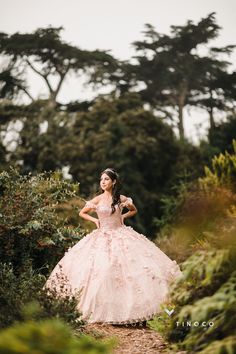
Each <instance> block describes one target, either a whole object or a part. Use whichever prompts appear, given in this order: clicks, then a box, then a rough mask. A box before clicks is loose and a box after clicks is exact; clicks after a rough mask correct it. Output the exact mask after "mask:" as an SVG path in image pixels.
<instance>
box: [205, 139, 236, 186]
mask: <svg viewBox="0 0 236 354" xmlns="http://www.w3.org/2000/svg"><path fill="white" fill-rule="evenodd" d="M222 186H223V187H225V188H227V189H229V190H231V191H232V192H234V193H235V192H236V140H233V152H232V154H230V153H228V152H227V151H226V152H225V153H224V154H222V153H221V154H220V155H218V156H215V157H214V158H213V159H212V167H211V169H210V168H208V167H205V177H203V178H200V187H202V188H205V189H207V190H209V189H211V188H212V187H213V188H214V187H222Z"/></svg>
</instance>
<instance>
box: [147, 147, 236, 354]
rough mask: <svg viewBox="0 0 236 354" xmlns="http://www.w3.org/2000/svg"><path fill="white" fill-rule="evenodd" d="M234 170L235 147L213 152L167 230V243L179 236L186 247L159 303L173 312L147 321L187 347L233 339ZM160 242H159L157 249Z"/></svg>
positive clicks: (207, 347)
mask: <svg viewBox="0 0 236 354" xmlns="http://www.w3.org/2000/svg"><path fill="white" fill-rule="evenodd" d="M234 145H235V142H234ZM235 176H236V174H235V153H232V154H229V153H228V152H225V154H221V155H219V156H216V157H214V158H213V161H212V167H211V168H208V169H206V175H205V177H202V178H200V180H199V184H195V190H194V191H193V190H188V191H187V192H186V190H185V197H184V198H183V199H182V200H181V203H182V205H181V208H180V209H179V210H178V214H177V217H178V218H177V223H176V224H175V225H171V226H170V227H169V230H168V232H169V235H171V238H170V239H169V240H168V242H169V243H168V245H172V247H175V245H176V244H177V247H178V242H179V243H180V242H181V243H182V247H183V249H184V248H185V249H186V250H183V253H184V256H183V259H182V261H184V262H183V263H182V264H181V269H182V271H183V277H182V278H180V279H178V281H177V282H175V283H174V284H172V287H171V291H170V297H169V299H168V300H167V302H166V303H165V304H163V306H165V308H168V309H171V308H173V309H174V315H173V316H172V317H168V316H167V314H165V313H163V314H161V315H160V316H159V317H156V318H154V320H153V321H152V322H150V325H151V326H152V328H154V329H156V330H158V331H159V332H161V333H162V334H163V335H164V336H166V338H167V339H168V340H170V341H172V342H174V343H175V344H176V345H177V347H178V348H182V349H184V350H187V351H188V352H191V353H192V352H199V351H200V352H202V353H205V352H206V353H208V352H209V353H210V352H213V348H214V349H215V350H216V353H217V352H218V353H223V352H227V350H228V352H229V353H230V352H233V351H232V350H233V349H232V348H233V347H234V345H235V344H234V336H235V328H234V327H235V326H234V323H235V321H236V311H235V309H236V302H235V299H236V293H235V289H236V270H235V269H236V243H235V234H236V222H235V216H236V203H235V201H236V199H235ZM165 242H166V240H164V243H162V242H160V243H159V245H161V249H162V250H163V249H164V248H163V247H162V246H163V245H165ZM175 251H176V250H175ZM177 252H178V250H177ZM175 259H176V258H175ZM209 322H213V325H210V324H209ZM187 323H190V325H187ZM195 323H198V325H194V324H195ZM206 324H207V325H206ZM217 340H220V342H219V341H217Z"/></svg>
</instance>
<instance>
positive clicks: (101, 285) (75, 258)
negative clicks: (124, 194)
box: [45, 225, 182, 324]
mask: <svg viewBox="0 0 236 354" xmlns="http://www.w3.org/2000/svg"><path fill="white" fill-rule="evenodd" d="M60 274H63V275H64V276H65V277H66V279H67V281H68V284H69V286H70V291H71V292H72V293H74V294H76V293H77V294H79V296H78V305H77V309H78V310H79V311H80V312H81V313H82V318H83V319H84V320H86V321H87V322H88V323H95V322H106V323H113V324H125V323H135V322H140V321H144V320H148V319H151V318H152V317H153V316H154V315H155V314H157V313H159V312H160V311H161V304H162V302H163V301H165V300H166V299H167V296H168V292H169V287H170V283H171V282H172V281H173V280H175V279H176V278H177V277H179V276H181V275H182V272H181V271H180V268H179V266H178V264H177V263H176V261H174V260H171V259H170V258H169V257H168V256H167V255H166V254H165V253H163V252H162V251H161V250H160V249H159V248H158V247H157V246H156V245H155V244H154V243H153V242H152V241H150V240H149V239H148V238H147V237H146V236H144V235H142V234H140V233H138V232H136V231H135V230H134V229H133V228H132V227H130V226H125V225H122V226H121V227H118V228H116V229H111V230H106V229H96V230H94V231H92V232H91V233H89V234H87V235H86V236H85V237H84V238H83V239H82V240H80V241H79V242H78V243H77V244H75V245H74V246H73V247H71V248H70V249H69V250H68V251H67V252H66V253H65V254H64V256H63V258H61V260H60V261H59V262H58V263H57V265H56V266H55V268H54V269H53V271H52V272H51V274H50V276H49V278H48V280H47V282H46V284H45V287H46V288H54V289H56V292H57V293H58V294H59V295H62V296H63V293H62V286H61V285H62V284H61V282H60V277H58V275H60ZM63 291H64V290H63Z"/></svg>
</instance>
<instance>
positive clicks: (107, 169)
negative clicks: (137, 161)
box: [104, 168, 117, 175]
mask: <svg viewBox="0 0 236 354" xmlns="http://www.w3.org/2000/svg"><path fill="white" fill-rule="evenodd" d="M104 172H111V173H113V174H114V175H117V173H116V172H115V171H113V170H112V169H111V168H106V169H105V171H104Z"/></svg>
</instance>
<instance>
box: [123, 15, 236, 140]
mask: <svg viewBox="0 0 236 354" xmlns="http://www.w3.org/2000/svg"><path fill="white" fill-rule="evenodd" d="M219 29H220V27H219V25H218V24H217V23H216V19H215V14H214V13H211V14H209V15H208V16H206V17H205V18H202V19H201V20H200V21H199V22H198V23H197V24H194V23H193V22H192V21H187V23H186V24H185V25H183V26H171V34H170V35H167V34H161V33H158V32H156V30H155V28H154V27H153V26H152V25H150V24H146V28H145V31H144V37H145V38H144V40H141V41H135V42H134V47H135V49H136V52H137V54H136V55H135V59H136V63H135V64H133V65H131V64H130V65H129V66H126V67H125V68H126V72H125V74H124V75H123V76H122V79H123V80H126V76H127V77H128V78H131V80H130V81H131V82H133V83H134V84H133V85H135V87H136V89H137V90H138V87H139V84H140V82H141V83H142V84H144V85H142V87H144V88H143V89H141V90H139V93H140V94H141V96H142V98H143V100H144V101H145V102H148V103H149V104H151V105H152V106H153V107H154V108H157V109H159V110H162V111H163V113H164V116H165V117H166V118H167V119H173V117H170V113H169V112H170V110H169V108H170V107H173V110H174V111H175V112H176V116H177V126H178V129H179V134H180V138H184V124H183V109H184V107H186V106H187V105H188V106H200V107H204V108H205V109H207V111H208V112H209V115H210V123H211V125H212V126H214V114H213V109H214V108H217V109H220V110H225V109H226V107H227V106H228V107H230V105H231V103H232V102H233V101H234V97H235V82H236V80H235V79H236V74H235V72H234V73H232V74H229V73H228V72H227V68H228V66H229V62H227V61H223V60H222V58H220V57H219V54H222V53H224V54H230V53H231V52H232V51H233V49H234V46H233V45H231V46H226V47H224V48H207V46H206V45H207V44H208V43H209V42H210V41H211V40H212V39H214V38H216V37H217V36H218V33H219ZM203 46H204V47H205V48H204V49H208V53H207V55H206V56H204V55H202V53H201V54H200V52H199V48H202V47H203ZM118 78H119V76H118Z"/></svg>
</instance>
